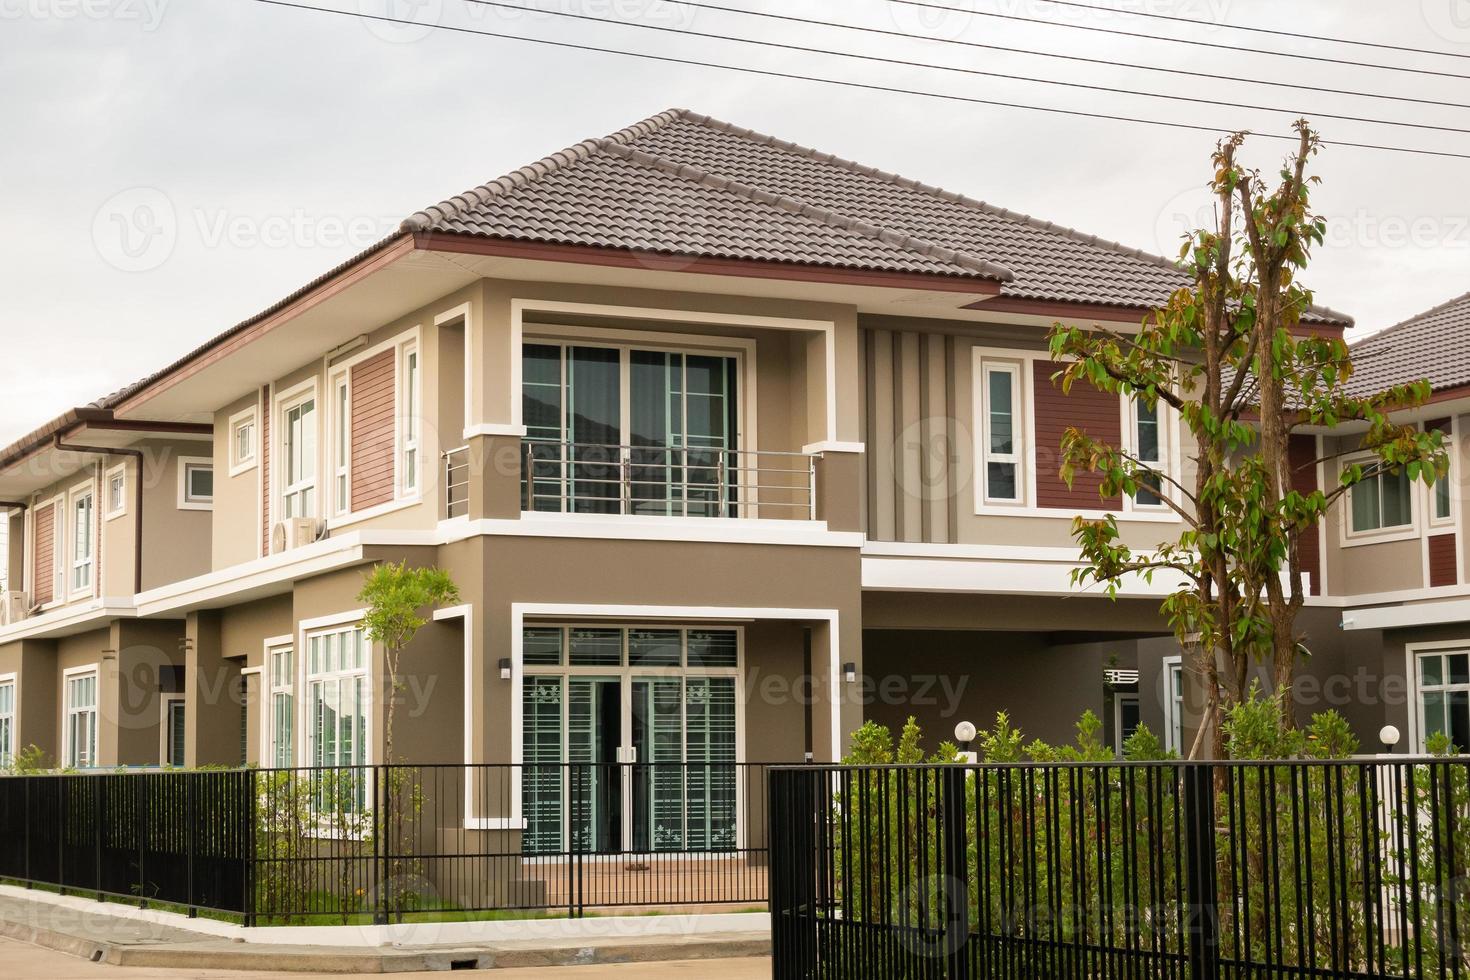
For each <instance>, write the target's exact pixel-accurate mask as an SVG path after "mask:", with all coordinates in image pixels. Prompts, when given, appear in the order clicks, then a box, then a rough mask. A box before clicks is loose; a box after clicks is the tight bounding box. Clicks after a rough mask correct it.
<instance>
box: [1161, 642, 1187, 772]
mask: <svg viewBox="0 0 1470 980" xmlns="http://www.w3.org/2000/svg"><path fill="white" fill-rule="evenodd" d="M1176 672H1177V673H1178V674H1179V693H1178V694H1177V695H1176V694H1175V693H1174V674H1175V673H1176ZM1162 676H1163V682H1164V690H1163V695H1164V698H1163V702H1164V704H1163V707H1164V748H1165V749H1166V750H1167V751H1169V752H1176V753H1178V754H1179V755H1183V754H1184V657H1183V656H1182V655H1181V656H1174V657H1165V658H1164V659H1163V675H1162Z"/></svg>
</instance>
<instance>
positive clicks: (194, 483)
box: [179, 456, 214, 510]
mask: <svg viewBox="0 0 1470 980" xmlns="http://www.w3.org/2000/svg"><path fill="white" fill-rule="evenodd" d="M213 505H214V463H212V462H210V461H209V460H208V459H195V458H191V457H187V456H185V457H181V458H180V459H179V510H209V508H210V507H211V506H213Z"/></svg>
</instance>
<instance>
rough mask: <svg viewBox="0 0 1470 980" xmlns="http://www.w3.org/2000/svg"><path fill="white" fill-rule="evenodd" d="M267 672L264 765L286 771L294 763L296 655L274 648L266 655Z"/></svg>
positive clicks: (284, 649)
mask: <svg viewBox="0 0 1470 980" xmlns="http://www.w3.org/2000/svg"><path fill="white" fill-rule="evenodd" d="M266 659H267V661H268V664H267V668H266V669H267V670H268V671H269V672H270V679H269V680H270V693H269V696H268V698H267V701H266V704H267V709H266V710H267V711H269V712H270V716H269V720H268V722H267V724H268V725H269V731H270V751H269V753H268V755H267V761H266V764H267V765H270V766H274V767H275V768H277V769H289V768H290V767H291V766H292V765H294V764H295V756H294V755H293V751H294V743H293V741H292V734H293V732H294V730H295V727H296V697H295V693H294V692H295V689H296V654H295V651H294V650H293V649H292V648H291V647H288V646H287V647H275V648H273V649H271V650H268V651H267V652H266Z"/></svg>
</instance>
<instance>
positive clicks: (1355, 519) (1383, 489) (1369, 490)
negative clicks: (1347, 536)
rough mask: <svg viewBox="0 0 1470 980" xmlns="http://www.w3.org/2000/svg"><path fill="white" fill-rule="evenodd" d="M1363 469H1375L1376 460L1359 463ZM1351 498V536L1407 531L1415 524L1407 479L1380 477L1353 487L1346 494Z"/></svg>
mask: <svg viewBox="0 0 1470 980" xmlns="http://www.w3.org/2000/svg"><path fill="white" fill-rule="evenodd" d="M1358 465H1361V466H1363V467H1364V468H1365V469H1368V468H1374V467H1376V466H1377V465H1378V463H1377V462H1376V460H1360V461H1358ZM1348 496H1349V497H1351V498H1352V530H1353V533H1354V534H1361V533H1363V532H1368V531H1379V530H1384V529H1387V528H1394V527H1407V526H1409V525H1411V524H1413V523H1414V502H1413V493H1412V488H1411V487H1410V484H1409V475H1408V473H1406V472H1405V471H1404V470H1402V469H1400V470H1399V471H1398V472H1397V473H1379V474H1378V475H1377V476H1370V477H1368V478H1366V479H1364V480H1363V481H1362V482H1360V483H1357V484H1354V485H1353V487H1352V489H1351V490H1349V491H1348Z"/></svg>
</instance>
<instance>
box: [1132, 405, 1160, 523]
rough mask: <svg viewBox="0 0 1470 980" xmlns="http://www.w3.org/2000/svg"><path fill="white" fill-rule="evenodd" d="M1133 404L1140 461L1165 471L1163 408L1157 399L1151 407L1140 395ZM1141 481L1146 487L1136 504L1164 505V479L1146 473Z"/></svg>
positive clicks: (1135, 446)
mask: <svg viewBox="0 0 1470 980" xmlns="http://www.w3.org/2000/svg"><path fill="white" fill-rule="evenodd" d="M1130 404H1131V405H1132V414H1133V445H1132V451H1133V455H1134V457H1136V458H1137V459H1138V461H1139V462H1140V463H1147V464H1148V466H1149V468H1151V469H1153V470H1155V471H1156V472H1159V473H1162V472H1164V468H1165V463H1166V459H1167V457H1166V455H1165V448H1166V447H1165V445H1164V443H1165V431H1166V430H1165V426H1164V424H1163V422H1162V415H1163V408H1162V406H1161V405H1159V403H1158V402H1155V403H1154V404H1153V405H1152V406H1150V405H1148V404H1146V403H1145V402H1144V401H1143V400H1142V399H1141V398H1140V399H1136V400H1134V401H1132V402H1131V403H1130ZM1140 482H1141V483H1142V484H1143V486H1142V487H1140V488H1139V490H1138V492H1137V493H1136V494H1135V495H1134V497H1133V503H1134V505H1135V506H1138V507H1161V506H1163V503H1164V501H1163V498H1162V496H1161V494H1163V492H1164V491H1163V482H1162V480H1161V479H1160V478H1159V477H1156V476H1145V477H1144V478H1143V479H1142V480H1141V481H1140Z"/></svg>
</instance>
